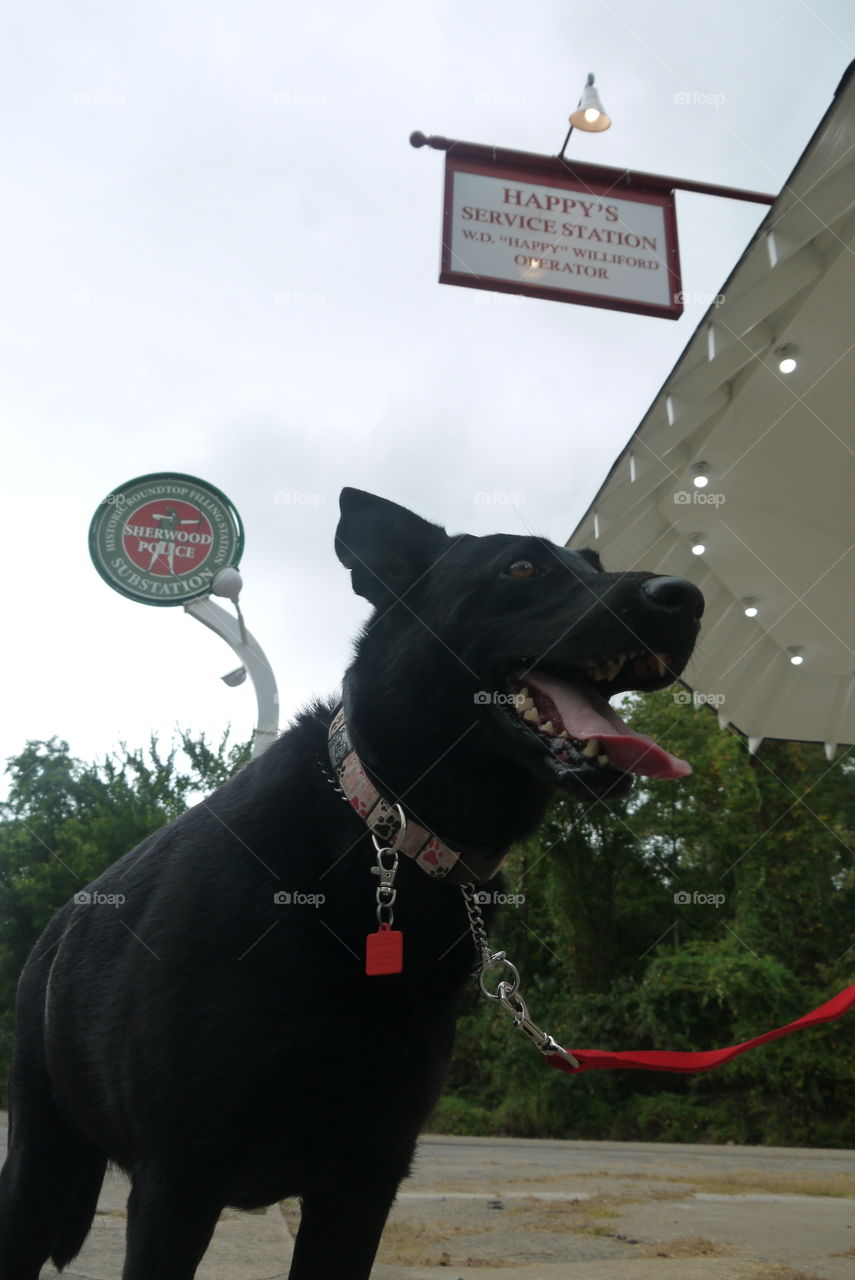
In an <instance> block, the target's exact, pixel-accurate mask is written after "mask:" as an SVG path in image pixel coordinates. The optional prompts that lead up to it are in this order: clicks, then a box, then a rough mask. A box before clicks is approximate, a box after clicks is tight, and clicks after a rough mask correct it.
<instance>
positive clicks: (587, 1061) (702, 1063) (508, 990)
mask: <svg viewBox="0 0 855 1280" xmlns="http://www.w3.org/2000/svg"><path fill="white" fill-rule="evenodd" d="M462 891H463V900H464V902H465V904H466V911H467V914H468V916H469V930H470V933H471V934H472V940H473V942H474V943H475V951H476V954H477V956H478V970H477V972H478V982H479V984H480V987H481V991H482V992H483V994H484V995H485V996H486V997H487V999H488V1000H495V1001H496V1002H497V1003H498V1004H499V1006H500V1008H501V1009H503V1010H504V1012H505V1013H508V1014H510V1016H511V1018H512V1020H513V1024H514V1026H515V1027H517V1028H518V1029H519V1030H520V1031H522V1032H524V1034H525V1035H527V1036H528V1038H529V1040H531V1042H532V1043H533V1044H534V1046H535V1048H537V1049H539V1050H540V1052H541V1053H542V1054H543V1056H544V1057H545V1058H546V1061H547V1062H548V1063H549V1065H550V1066H551V1067H555V1069H556V1070H557V1071H567V1072H569V1074H570V1075H574V1076H575V1075H579V1074H580V1072H582V1071H616V1070H621V1069H623V1070H629V1071H676V1072H679V1073H681V1074H682V1075H691V1074H692V1073H694V1072H698V1071H712V1069H713V1068H714V1067H720V1066H721V1065H722V1064H723V1063H725V1062H730V1060H731V1058H736V1057H738V1055H739V1054H740V1053H746V1052H747V1051H748V1050H749V1049H756V1048H757V1047H758V1045H761V1044H768V1043H769V1041H770V1040H780V1038H781V1037H782V1036H788V1035H791V1034H792V1032H793V1031H801V1030H802V1029H803V1028H804V1027H817V1026H819V1025H820V1024H821V1023H823V1022H833V1021H834V1019H835V1018H840V1017H842V1016H843V1014H844V1013H846V1011H847V1010H848V1009H851V1008H852V1006H853V1005H855V983H853V984H852V986H851V987H846V989H845V990H844V991H840V992H838V994H837V995H836V996H832V998H831V999H830V1000H826V1002H825V1004H821V1005H820V1006H819V1008H818V1009H814V1010H812V1012H811V1013H806V1014H805V1015H804V1017H802V1018H797V1019H796V1020H795V1022H788V1023H787V1025H786V1026H785V1027H777V1028H776V1029H775V1030H774V1031H767V1032H766V1033H765V1034H764V1035H762V1036H755V1037H754V1039H753V1040H743V1042H742V1044H733V1045H730V1046H729V1047H728V1048H727V1049H708V1050H705V1051H701V1052H683V1051H680V1052H675V1053H671V1052H668V1051H667V1050H664V1049H626V1050H622V1051H620V1052H616V1053H614V1052H611V1051H610V1050H608V1049H574V1050H573V1051H572V1052H571V1051H569V1050H568V1049H563V1048H562V1047H561V1045H560V1044H558V1042H557V1041H556V1040H554V1039H553V1037H552V1036H550V1035H548V1034H547V1033H546V1032H545V1031H543V1030H542V1029H541V1028H540V1027H539V1026H538V1025H537V1023H536V1022H534V1021H533V1019H532V1018H531V1017H530V1016H529V1012H528V1008H527V1007H526V1003H525V1001H524V1000H523V998H522V996H521V995H520V992H519V983H520V975H519V972H518V971H517V969H516V966H515V965H513V964H511V962H510V960H508V958H507V955H506V953H505V952H504V951H496V952H494V951H493V950H492V948H491V947H490V944H489V942H488V941H487V933H486V930H485V928H484V920H483V917H482V915H481V909H480V907H479V905H478V900H477V898H476V896H475V887H474V885H471V884H470V885H463V887H462ZM495 969H504V970H507V973H508V975H509V976H508V977H506V978H504V979H503V980H502V981H501V982H500V983H499V984H498V987H497V989H496V991H495V992H493V991H491V990H490V987H489V986H488V983H487V978H488V975H489V974H490V973H491V971H492V970H495Z"/></svg>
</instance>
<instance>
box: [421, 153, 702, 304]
mask: <svg viewBox="0 0 855 1280" xmlns="http://www.w3.org/2000/svg"><path fill="white" fill-rule="evenodd" d="M455 151H456V152H457V154H455ZM474 151H475V148H474V147H472V146H469V147H466V146H460V147H452V148H451V149H449V151H448V152H447V153H446V166H445V191H444V202H443V224H442V258H441V266H440V275H439V280H440V284H453V285H461V286H463V288H466V289H487V290H490V291H492V292H497V293H516V294H523V295H524V296H527V297H532V298H542V299H544V300H546V301H549V302H570V303H574V304H576V305H577V306H586V307H604V308H607V309H608V310H614V311H629V312H635V313H636V314H638V315H649V316H659V317H661V318H664V319H668V320H677V319H679V318H680V316H681V315H682V314H683V302H682V282H681V275H680V254H679V248H678V244H677V217H676V210H675V204H674V191H673V188H672V189H670V190H667V189H666V190H663V189H662V187H661V186H660V187H659V188H658V189H656V188H653V187H650V186H645V185H644V184H643V183H633V182H632V177H631V175H629V174H627V173H626V172H620V171H617V170H614V169H608V168H606V167H600V166H597V165H570V164H569V163H567V162H565V161H562V160H559V159H558V158H557V157H551V156H537V155H532V154H529V153H524V152H523V153H517V154H519V156H520V161H521V162H514V163H511V164H509V163H508V161H509V159H510V157H511V156H514V153H509V152H507V151H505V152H499V153H498V154H497V153H496V152H495V151H494V152H493V155H494V156H495V159H493V158H491V157H490V156H489V152H490V148H487V147H483V148H478V151H479V153H480V154H478V155H474V154H472V153H473V152H474ZM457 173H470V174H476V175H482V176H484V177H489V178H496V179H502V180H506V181H512V182H513V181H516V182H521V183H527V184H536V185H538V186H541V187H550V188H553V187H554V188H555V189H557V190H559V191H567V192H575V193H576V194H577V195H578V194H580V193H582V194H585V195H588V196H592V197H606V196H611V197H612V198H613V199H615V200H629V201H636V202H639V203H642V204H646V205H654V206H657V207H658V208H660V209H661V210H662V212H663V222H664V231H665V262H664V266H665V268H666V270H667V272H668V295H669V297H670V299H671V302H670V303H663V304H659V303H653V302H645V301H643V300H639V299H635V298H630V297H624V296H611V295H608V294H605V293H592V292H588V291H585V290H576V289H558V288H554V287H550V286H544V285H541V284H536V283H526V282H525V281H522V280H520V281H510V280H506V279H502V278H500V277H496V276H489V275H483V274H475V273H474V272H471V271H470V272H467V271H460V270H458V269H455V268H454V266H453V265H452V237H453V229H454V179H455V175H456V174H457Z"/></svg>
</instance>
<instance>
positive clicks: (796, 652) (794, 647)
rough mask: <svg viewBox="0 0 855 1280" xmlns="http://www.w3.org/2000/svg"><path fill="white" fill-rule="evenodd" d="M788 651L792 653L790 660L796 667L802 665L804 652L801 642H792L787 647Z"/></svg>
mask: <svg viewBox="0 0 855 1280" xmlns="http://www.w3.org/2000/svg"><path fill="white" fill-rule="evenodd" d="M787 653H788V654H789V655H790V662H791V663H792V664H793V666H794V667H800V666H801V665H802V663H803V662H804V652H803V650H802V646H801V645H800V644H791V645H790V646H789V648H788V649H787Z"/></svg>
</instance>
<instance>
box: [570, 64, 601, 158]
mask: <svg viewBox="0 0 855 1280" xmlns="http://www.w3.org/2000/svg"><path fill="white" fill-rule="evenodd" d="M611 126H612V118H611V116H610V115H607V114H606V109H605V107H604V106H603V104H602V102H600V95H599V94H598V93H597V90H596V89H595V87H594V73H593V71H589V72H588V79H587V80H586V81H585V87H584V89H583V90H582V96H581V98H580V99H579V105H578V107H577V108H576V110H575V111H573V112H571V115H570V128H569V129H568V130H567V137H566V138H565V139H564V143H563V145H562V147H561V150H560V151H559V152H558V158H559V160H562V159H563V158H564V152H565V151H566V149H567V143H568V142H569V141H570V134H571V133H572V132H573V130H574V129H581V130H582V132H583V133H603V132H604V131H605V130H606V129H610V128H611Z"/></svg>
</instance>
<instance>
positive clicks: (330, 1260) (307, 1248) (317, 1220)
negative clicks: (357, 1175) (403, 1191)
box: [288, 1157, 398, 1280]
mask: <svg viewBox="0 0 855 1280" xmlns="http://www.w3.org/2000/svg"><path fill="white" fill-rule="evenodd" d="M369 1158H370V1157H369ZM397 1190H398V1185H397V1181H396V1182H391V1183H388V1184H385V1185H384V1184H379V1185H373V1186H370V1187H366V1186H365V1184H364V1181H363V1182H362V1183H361V1184H360V1183H359V1182H357V1181H347V1180H345V1181H344V1182H342V1183H341V1184H340V1185H339V1186H338V1188H337V1189H336V1190H335V1191H332V1192H325V1193H323V1194H320V1193H318V1192H314V1193H312V1194H310V1195H305V1196H304V1197H303V1201H302V1212H301V1215H300V1227H299V1230H298V1231H297V1239H296V1241H295V1244H294V1260H293V1262H292V1263H291V1270H290V1271H289V1273H288V1280H368V1278H369V1276H370V1274H371V1266H372V1263H373V1262H374V1255H375V1254H376V1252H377V1246H378V1244H379V1243H380V1237H381V1235H382V1234H383V1228H384V1226H385V1225H386V1218H387V1217H388V1214H389V1210H390V1208H391V1207H392V1202H393V1201H394V1199H395V1194H396V1192H397Z"/></svg>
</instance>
